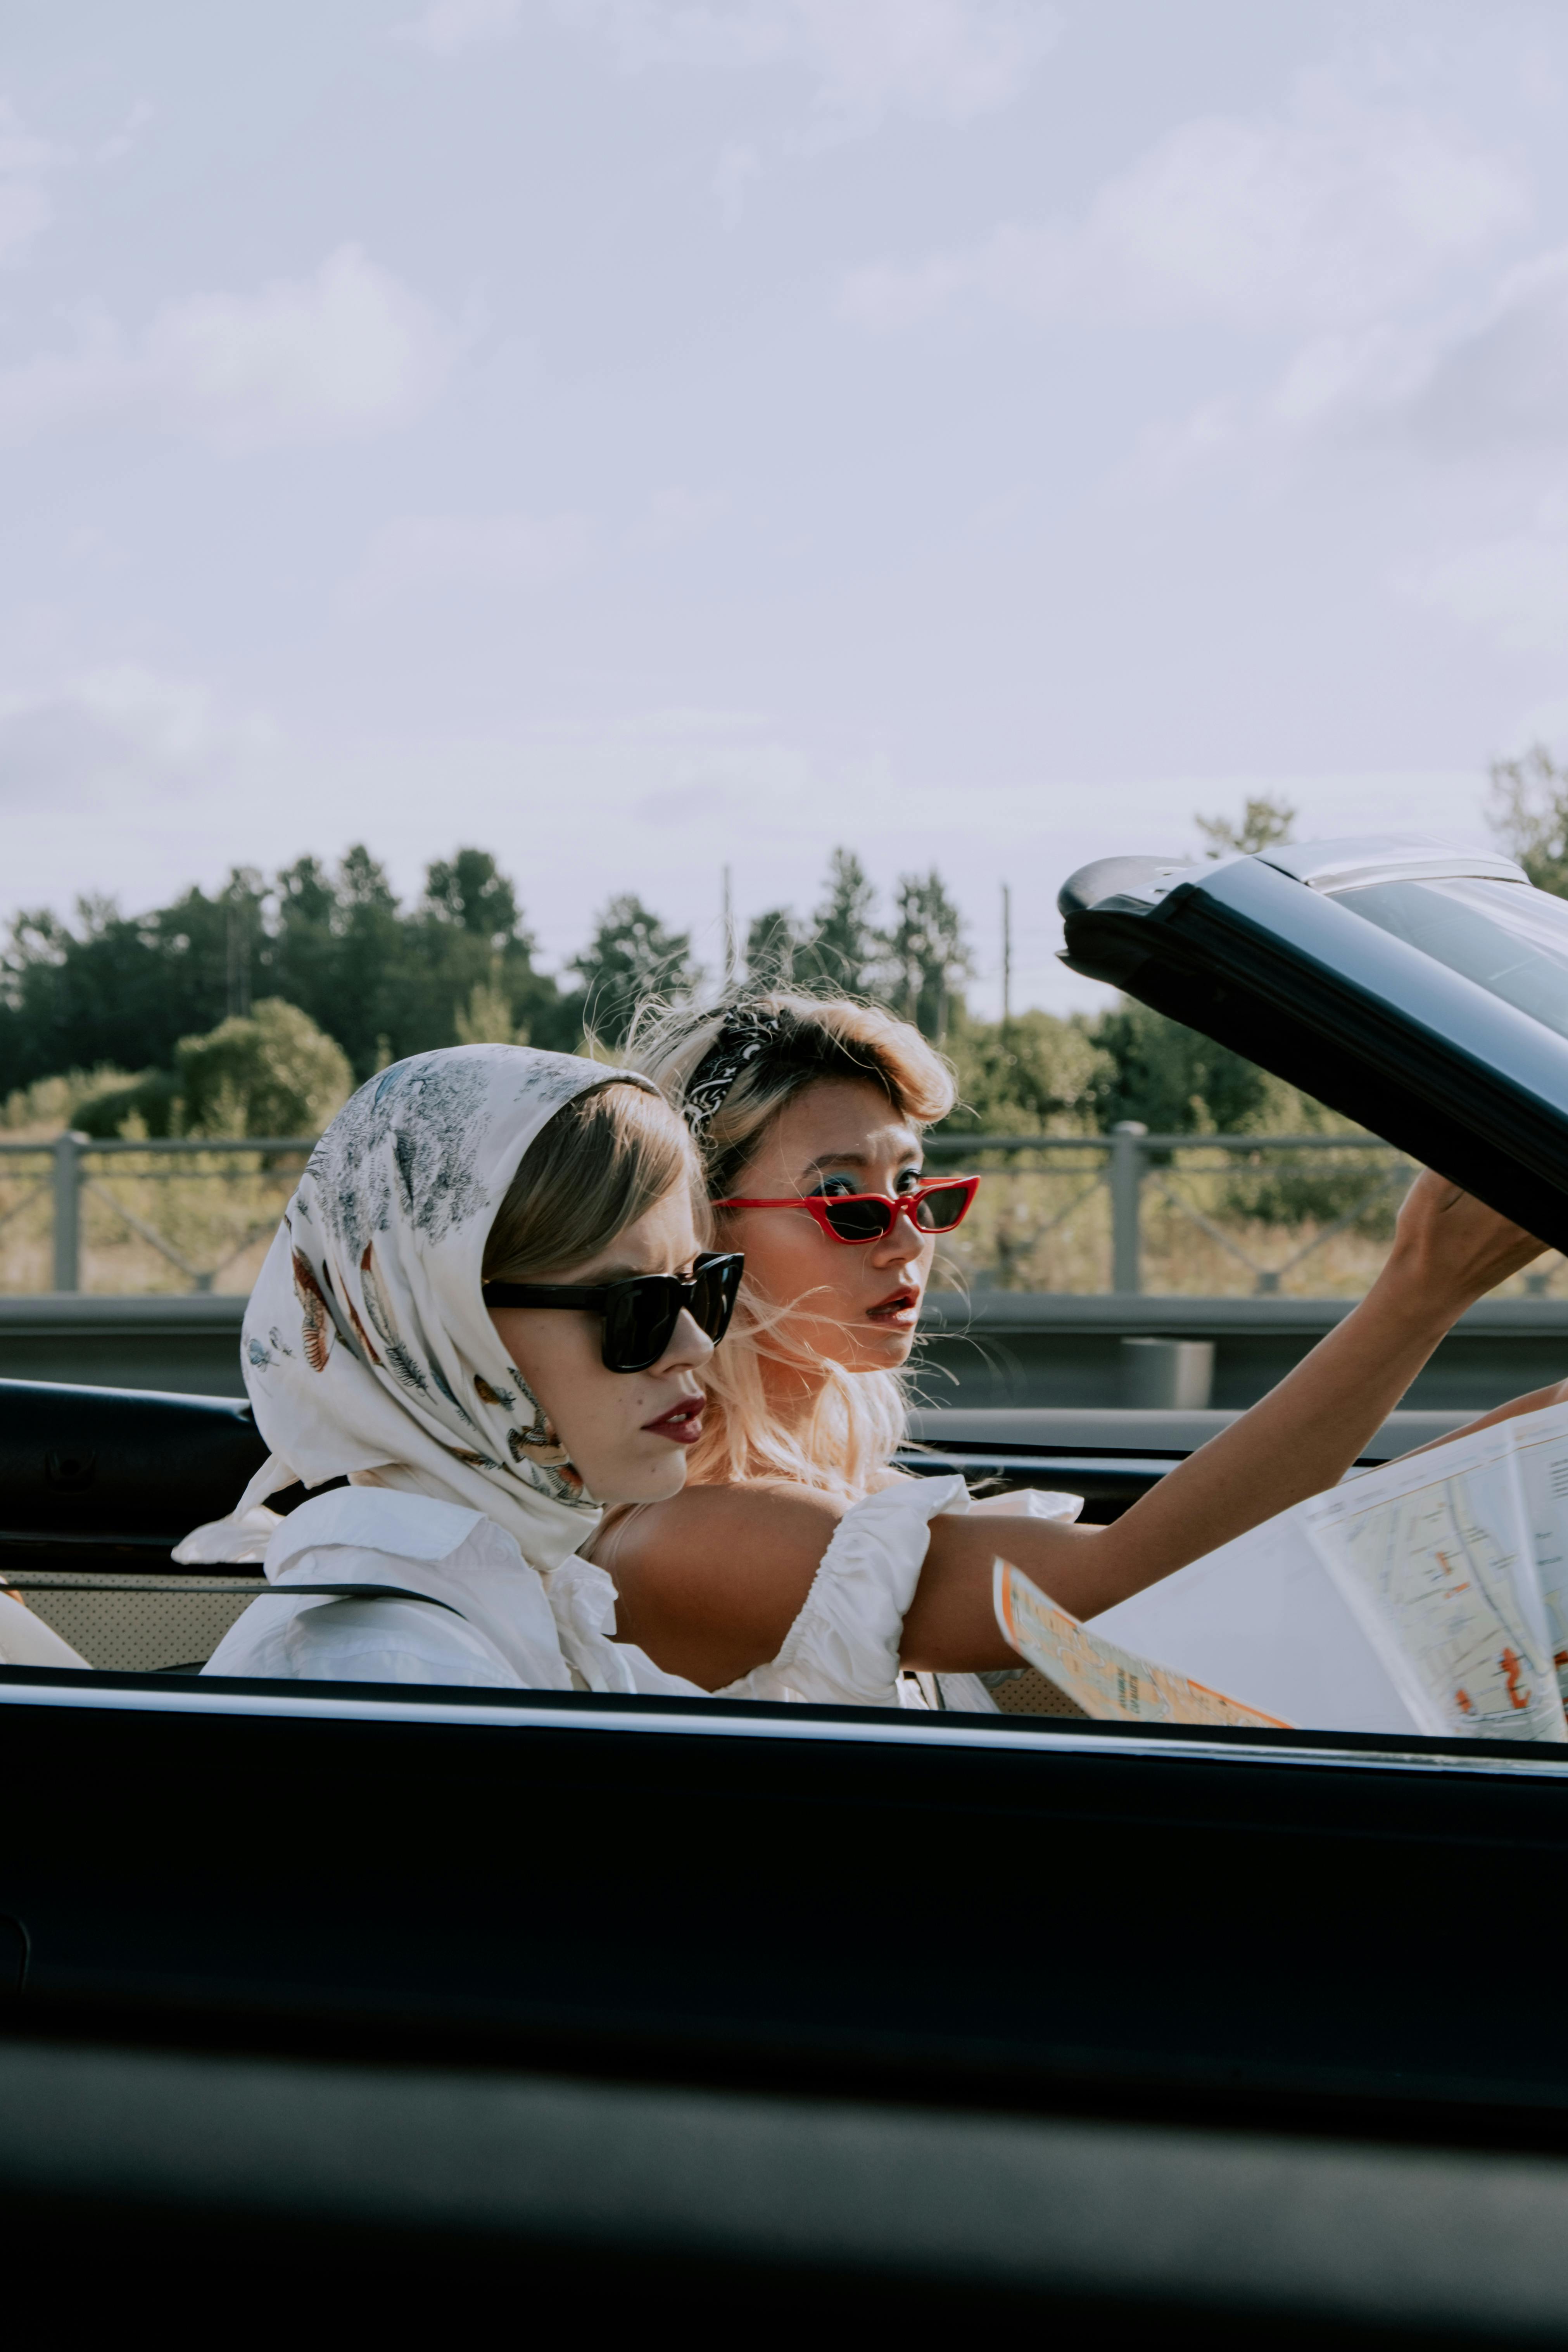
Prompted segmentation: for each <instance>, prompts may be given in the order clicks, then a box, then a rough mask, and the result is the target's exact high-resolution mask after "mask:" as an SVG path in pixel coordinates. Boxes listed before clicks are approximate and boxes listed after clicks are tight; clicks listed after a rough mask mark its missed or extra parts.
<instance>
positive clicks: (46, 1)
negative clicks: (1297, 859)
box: [0, 0, 1568, 1008]
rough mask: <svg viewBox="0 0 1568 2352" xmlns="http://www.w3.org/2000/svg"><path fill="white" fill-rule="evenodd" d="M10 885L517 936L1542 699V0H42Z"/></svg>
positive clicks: (11, 562) (1334, 814)
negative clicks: (353, 903)
mask: <svg viewBox="0 0 1568 2352" xmlns="http://www.w3.org/2000/svg"><path fill="white" fill-rule="evenodd" d="M0 471H3V478H4V483H5V499H4V513H5V528H4V530H3V532H0V811H3V822H4V834H3V836H0V838H3V840H4V845H5V861H4V882H3V886H0V907H3V908H15V907H16V906H19V905H37V904H54V905H56V906H59V907H64V906H66V905H68V903H69V901H70V900H71V899H72V898H74V897H75V895H76V894H77V893H78V892H81V891H93V892H108V893H113V894H115V895H117V896H118V898H120V900H121V904H122V905H123V906H124V907H125V908H127V909H128V910H131V909H137V908H143V907H146V906H149V905H152V904H155V903H157V902H158V901H159V900H161V899H163V898H166V897H167V896H168V895H169V894H170V893H172V892H173V891H174V890H176V889H177V888H179V887H182V886H183V885H184V884H185V883H186V882H188V881H192V880H200V881H202V882H203V883H205V884H207V885H212V884H215V883H217V882H219V881H221V879H222V877H223V875H224V873H225V872H226V869H227V867H228V866H230V865H231V864H235V863H247V864H253V865H258V866H263V867H275V866H278V865H279V864H282V863H285V862H287V861H289V860H290V859H292V858H293V857H295V856H299V855H300V853H301V852H302V851H305V850H313V851H315V852H317V853H318V854H320V855H322V856H336V855H338V854H340V853H341V851H342V849H343V848H344V847H345V846H346V845H348V844H349V843H350V842H352V841H354V840H358V839H362V838H363V840H365V841H366V842H368V843H369V844H370V845H371V847H372V848H373V849H374V851H375V852H376V853H377V854H378V855H380V856H383V857H384V859H385V860H386V861H387V863H388V865H389V866H390V867H391V870H392V873H393V876H394V878H395V881H396V882H397V884H398V885H399V887H402V888H404V889H405V890H408V891H412V890H414V889H416V887H417V885H418V881H419V877H420V873H421V869H422V867H423V866H424V864H425V862H426V860H427V859H429V858H430V857H432V856H442V855H445V854H447V852H449V851H450V849H451V848H452V847H454V846H455V845H458V843H466V842H474V843H478V844H480V845H484V846H487V847H490V848H493V849H494V850H495V851H496V853H497V854H498V856H500V859H501V860H502V862H503V864H504V865H506V866H508V868H509V869H510V870H511V871H512V872H513V873H514V874H515V875H516V876H517V877H518V878H519V880H520V883H521V897H522V899H523V903H524V905H525V908H526V909H527V913H528V917H529V919H530V921H531V924H532V926H533V928H534V929H535V930H536V932H537V933H538V935H539V937H540V940H541V943H542V950H543V952H544V957H545V960H546V961H549V962H552V963H553V962H556V961H559V960H560V959H561V958H563V956H565V955H567V954H569V953H570V952H571V951H572V950H573V949H574V947H575V946H576V945H578V944H579V943H580V941H581V940H582V938H583V936H584V932H585V931H586V929H587V927H588V924H589V922H590V920H591V919H592V915H593V912H594V910H595V908H596V907H597V906H598V905H600V904H601V903H602V902H603V900H604V899H605V898H606V897H607V896H608V895H609V894H610V893H611V892H612V891H616V890H626V889H635V890H637V891H639V892H640V893H641V894H642V895H643V896H644V897H646V898H647V899H648V900H650V901H651V902H652V903H653V904H654V905H655V906H656V907H658V908H659V909H660V910H661V911H662V912H664V913H665V914H666V915H667V916H668V917H669V918H670V919H675V920H677V921H679V922H681V923H683V924H685V923H689V924H691V925H692V926H694V927H695V928H696V929H697V931H698V934H699V939H700V944H701V945H702V947H703V948H704V950H705V951H706V953H707V955H708V957H709V960H710V961H713V960H714V959H715V958H716V957H717V954H718V951H719V946H718V913H719V903H720V870H721V866H723V865H724V863H725V862H726V861H728V862H729V863H730V864H731V866H732V867H733V870H734V878H735V896H736V900H737V904H738V908H739V910H740V912H741V914H742V917H744V916H746V915H749V914H751V913H754V912H756V911H757V910H759V909H760V908H763V907H764V906H767V905H770V904H773V903H776V902H778V901H779V900H780V899H784V900H793V901H794V902H795V904H796V905H797V906H798V907H801V908H805V907H808V906H809V905H810V904H811V903H812V902H813V900H814V899H815V898H816V895H817V889H818V884H819V880H820V876H821V872H822V868H823V866H824V865H825V862H826V855H827V852H828V850H829V849H830V848H831V847H832V846H833V845H834V844H835V843H837V842H844V843H847V844H849V845H852V846H853V847H855V848H856V849H858V851H859V853H860V855H861V856H862V857H863V858H864V859H865V861H866V863H867V865H868V867H869V868H870V870H871V872H872V874H873V876H874V877H876V879H877V880H878V882H879V885H881V886H883V887H884V888H885V887H888V886H889V885H890V884H891V883H892V881H893V879H894V877H896V876H897V874H898V873H900V871H902V870H905V869H907V868H910V867H916V866H929V865H931V864H932V863H935V864H937V865H938V866H941V867H942V870H943V872H944V873H945V874H946V875H947V876H948V877H949V879H950V881H951V883H952V886H953V887H954V888H955V890H956V892H957V894H958V896H959V897H960V898H961V900H962V901H963V905H964V907H965V908H966V910H967V912H968V914H969V916H970V919H971V921H972V924H973V930H974V936H975V941H976V947H977V950H978V953H979V957H980V962H981V967H982V973H983V979H982V982H981V984H980V986H979V987H978V989H977V990H976V996H977V998H978V1000H979V1001H980V1002H981V1003H991V1002H992V1001H993V999H994V973H995V965H996V908H997V900H998V892H999V886H1000V884H1001V882H1002V881H1003V880H1004V879H1007V880H1010V881H1011V883H1012V885H1013V890H1014V898H1015V906H1016V920H1017V929H1018V949H1017V962H1018V966H1019V968H1020V981H1021V985H1020V988H1019V991H1018V994H1019V997H1020V998H1021V999H1023V1000H1026V1001H1034V1002H1037V1003H1048V1004H1052V1005H1055V1006H1057V1007H1058V1008H1060V1007H1063V1006H1066V1005H1067V1004H1069V1003H1085V1002H1089V1001H1093V998H1094V994H1095V992H1093V991H1091V990H1089V989H1088V988H1087V987H1086V986H1085V985H1084V984H1082V983H1079V982H1072V981H1070V980H1069V979H1068V978H1067V977H1066V976H1065V975H1062V974H1060V972H1059V971H1058V968H1056V967H1055V966H1054V965H1053V962H1052V950H1053V949H1054V947H1055V945H1056V943H1057V933H1056V930H1055V926H1054V911H1053V910H1054V900H1055V895H1056V890H1057V887H1058V883H1059V882H1060V880H1061V879H1062V877H1063V876H1064V875H1065V874H1066V873H1068V872H1069V871H1070V870H1071V868H1072V867H1073V866H1075V865H1078V864H1080V863H1082V862H1083V861H1084V860H1085V859H1087V858H1089V857H1091V856H1098V855H1101V854H1103V853H1105V852H1107V851H1109V850H1112V849H1119V848H1128V849H1153V850H1163V849H1167V848H1169V847H1171V846H1173V845H1182V844H1184V843H1189V842H1191V841H1192V839H1193V833H1192V816H1193V813H1194V810H1197V809H1202V810H1206V811H1215V810H1221V811H1232V810H1234V809H1236V808H1237V806H1238V805H1239V803H1240V802H1241V800H1242V798H1243V796H1244V795H1245V794H1247V793H1249V792H1258V791H1268V792H1271V793H1283V794H1285V795H1286V796H1288V797H1289V798H1290V799H1291V800H1293V801H1295V802H1296V803H1298V804H1299V805H1300V808H1301V810H1302V812H1303V817H1304V824H1303V827H1302V830H1303V831H1305V832H1310V833H1319V834H1328V833H1334V832H1342V831H1353V830H1357V829H1366V828H1368V827H1371V826H1377V825H1382V826H1389V825H1405V826H1411V825H1432V824H1442V825H1444V826H1450V827H1451V826H1462V827H1464V828H1465V829H1467V830H1469V831H1472V832H1474V831H1476V830H1477V829H1478V825H1479V810H1480V805H1481V799H1482V782H1483V774H1484V770H1485V766H1486V763H1487V761H1489V760H1490V759H1492V758H1494V757H1495V756H1497V755H1498V754H1500V753H1510V752H1512V751H1517V750H1519V749H1521V748H1522V747H1523V746H1524V745H1526V744H1527V743H1529V742H1531V740H1535V739H1537V738H1543V739H1545V740H1547V741H1548V742H1549V743H1551V744H1552V745H1553V746H1554V747H1556V748H1557V749H1558V750H1559V751H1563V750H1568V10H1564V9H1563V6H1562V5H1561V0H1552V5H1542V6H1534V5H1512V0H1477V5H1445V4H1444V0H1419V5H1409V6H1405V5H1399V6H1395V5H1376V0H1362V5H1352V6H1343V7H1342V6H1336V5H1328V0H1268V5H1258V0H1174V5H1173V0H1058V5H1044V4H1043V0H709V4H708V5H699V0H691V4H690V5H689V0H330V5H324V6H323V5H321V0H310V5H305V4H304V0H270V5H268V6H266V7H260V6H255V5H250V6H245V5H234V0H228V5H214V0H141V5H137V6H135V7H133V8H127V7H126V6H125V5H123V0H7V5H6V7H5V29H4V33H3V35H0Z"/></svg>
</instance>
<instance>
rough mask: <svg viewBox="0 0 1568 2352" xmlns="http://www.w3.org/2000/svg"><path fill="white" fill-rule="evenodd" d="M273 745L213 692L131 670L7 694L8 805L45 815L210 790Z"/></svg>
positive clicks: (3, 717)
mask: <svg viewBox="0 0 1568 2352" xmlns="http://www.w3.org/2000/svg"><path fill="white" fill-rule="evenodd" d="M270 740H271V735H270V731H269V730H268V729H267V728H266V727H265V726H264V725H263V724H262V723H261V722H259V721H258V720H247V721H242V722H235V721H234V720H232V719H225V718H223V717H221V716H220V714H219V713H218V711H217V709H216V706H215V702H214V698H213V696H212V694H211V693H210V691H209V690H208V689H207V688H205V687H203V686H200V685H196V684H193V683H192V682H191V681H189V680H187V679H183V678H173V677H162V676H160V675H158V674H157V673H156V672H155V671H153V670H149V669H146V668H144V667H142V665H141V664H140V663H136V662H121V663H117V664H114V665H113V666H111V667H107V668H103V669H98V670H93V671H89V672H87V673H85V674H83V675H81V676H79V677H71V678H67V679H64V680H61V681H58V682H56V683H54V684H52V685H50V686H48V687H46V688H37V689H35V690H34V691H32V692H30V693H12V694H9V695H4V694H0V804H3V805H5V807H6V809H7V810H8V811H9V812H10V813H11V814H22V813H28V814H42V813H43V812H45V811H46V810H59V809H62V808H63V809H68V808H72V807H78V808H79V807H80V806H82V805H83V804H84V803H95V802H103V801H110V802H111V803H121V804H122V799H123V795H124V794H126V793H130V792H135V793H146V792H149V791H152V792H153V793H157V792H158V791H160V790H162V791H164V792H167V791H169V790H175V791H178V790H186V791H188V790H192V789H195V788H197V787H205V786H208V785H211V784H213V783H215V782H221V781H223V779H224V778H225V776H226V775H227V774H229V773H231V772H233V770H234V768H235V765H236V763H237V761H243V760H244V759H245V757H246V756H247V754H248V753H250V752H253V751H258V750H261V749H264V748H265V747H266V745H267V744H268V743H269V742H270Z"/></svg>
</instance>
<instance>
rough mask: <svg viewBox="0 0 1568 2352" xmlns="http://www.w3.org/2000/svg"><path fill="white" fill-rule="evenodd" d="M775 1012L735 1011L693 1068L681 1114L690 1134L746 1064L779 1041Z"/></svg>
mask: <svg viewBox="0 0 1568 2352" xmlns="http://www.w3.org/2000/svg"><path fill="white" fill-rule="evenodd" d="M783 1026H784V1023H783V1020H782V1017H781V1016H780V1015H779V1014H778V1013H736V1014H735V1015H734V1016H733V1018H732V1019H731V1020H729V1021H726V1022H725V1024H724V1026H723V1027H722V1028H721V1030H720V1032H719V1034H718V1035H717V1037H715V1038H714V1040H713V1043H712V1044H711V1045H710V1046H709V1048H708V1051H707V1052H706V1053H705V1054H704V1055H703V1056H702V1059H701V1060H700V1062H699V1063H698V1065H697V1067H696V1068H695V1069H694V1070H693V1071H692V1073H691V1077H690V1080H689V1084H688V1086H687V1088H686V1096H685V1099H684V1101H683V1102H682V1104H681V1106H680V1108H681V1113H682V1116H683V1117H684V1118H685V1120H686V1124H687V1126H688V1127H689V1129H691V1132H692V1134H693V1135H699V1134H700V1132H701V1130H702V1129H703V1128H704V1127H706V1125H707V1124H708V1121H709V1120H710V1118H712V1117H713V1115H714V1113H715V1112H716V1111H719V1110H721V1109H722V1108H723V1107H724V1102H725V1098H726V1097H727V1096H728V1094H729V1092H730V1089H731V1087H732V1086H733V1085H734V1083H735V1081H736V1079H737V1078H738V1077H739V1076H740V1075H741V1073H742V1070H743V1069H744V1068H745V1067H746V1066H747V1065H748V1063H751V1062H754V1061H755V1060H756V1058H757V1055H759V1054H762V1053H765V1052H766V1050H767V1048H768V1047H769V1046H770V1045H776V1044H777V1043H778V1039H779V1032H780V1030H781V1029H782V1028H783Z"/></svg>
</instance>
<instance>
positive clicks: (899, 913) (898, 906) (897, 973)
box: [884, 866, 974, 1045]
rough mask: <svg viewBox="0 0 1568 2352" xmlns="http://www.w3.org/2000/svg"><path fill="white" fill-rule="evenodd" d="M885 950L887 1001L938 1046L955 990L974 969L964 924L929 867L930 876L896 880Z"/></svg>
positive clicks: (943, 1034) (938, 878) (948, 1018)
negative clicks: (897, 887)
mask: <svg viewBox="0 0 1568 2352" xmlns="http://www.w3.org/2000/svg"><path fill="white" fill-rule="evenodd" d="M884 947H885V955H886V963H885V967H884V992H885V993H886V996H887V999H888V1002H889V1003H890V1004H891V1005H892V1006H893V1008H894V1010H895V1011H896V1012H899V1013H902V1015H903V1017H904V1019H905V1020H906V1021H912V1022H913V1023H914V1024H915V1025H916V1026H917V1027H918V1028H919V1029H920V1030H921V1033H922V1034H923V1035H925V1036H927V1037H931V1038H934V1039H935V1041H936V1043H937V1044H938V1045H940V1044H941V1043H942V1039H943V1038H944V1037H945V1036H946V1035H947V1028H948V1023H949V1020H950V1019H951V1017H952V1013H953V1010H954V1006H955V1003H956V1002H957V1001H958V999H957V991H958V990H959V989H960V988H961V986H962V984H963V982H964V981H965V980H967V979H968V978H969V977H970V975H971V974H972V972H973V969H974V966H973V958H972V956H971V955H970V951H969V948H968V944H967V942H966V941H965V940H964V936H963V917H962V916H961V915H960V913H959V911H958V908H956V907H955V906H954V905H953V903H952V899H951V898H949V897H948V895H947V891H946V888H945V887H944V886H943V883H942V877H941V875H940V874H939V873H938V872H937V870H936V868H935V866H932V868H931V872H930V873H929V874H923V875H922V874H904V875H901V876H900V878H899V891H898V898H897V899H896V901H895V904H894V919H893V928H892V929H891V930H890V931H889V933H888V934H887V937H886V940H885V943H884Z"/></svg>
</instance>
